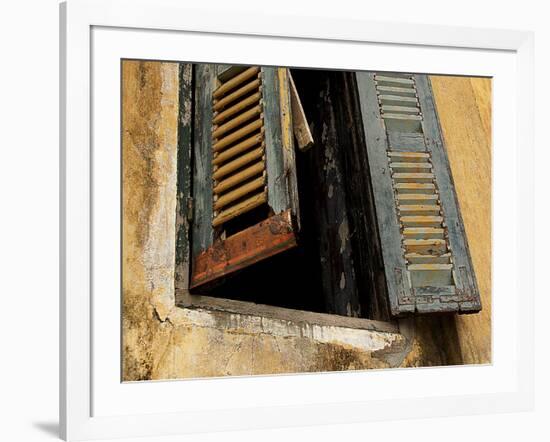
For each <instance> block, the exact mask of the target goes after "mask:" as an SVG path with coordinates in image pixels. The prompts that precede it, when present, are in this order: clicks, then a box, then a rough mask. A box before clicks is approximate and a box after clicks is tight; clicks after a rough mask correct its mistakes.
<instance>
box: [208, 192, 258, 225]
mask: <svg viewBox="0 0 550 442" xmlns="http://www.w3.org/2000/svg"><path fill="white" fill-rule="evenodd" d="M266 202H267V193H266V192H262V193H260V194H258V195H254V196H251V197H250V198H247V199H246V200H244V201H241V202H240V203H238V204H235V205H234V206H231V207H229V208H227V209H226V210H224V211H221V212H220V213H219V214H218V216H216V217H215V218H214V220H213V221H212V226H214V227H218V226H221V225H222V224H223V223H226V222H227V221H230V220H232V219H234V218H236V217H237V216H239V215H242V214H243V213H246V212H250V211H251V210H252V209H255V208H256V207H259V206H261V205H262V204H265V203H266Z"/></svg>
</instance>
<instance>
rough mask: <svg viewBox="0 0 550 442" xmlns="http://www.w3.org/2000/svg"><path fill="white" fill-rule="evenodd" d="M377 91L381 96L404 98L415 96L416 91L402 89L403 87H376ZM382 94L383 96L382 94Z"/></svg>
mask: <svg viewBox="0 0 550 442" xmlns="http://www.w3.org/2000/svg"><path fill="white" fill-rule="evenodd" d="M376 89H377V91H378V92H380V93H381V95H406V96H412V97H415V96H416V91H415V89H414V88H404V87H393V86H377V87H376ZM382 92H384V93H385V94H382Z"/></svg>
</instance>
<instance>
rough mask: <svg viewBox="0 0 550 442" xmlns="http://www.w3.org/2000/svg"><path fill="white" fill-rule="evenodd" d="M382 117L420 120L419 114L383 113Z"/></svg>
mask: <svg viewBox="0 0 550 442" xmlns="http://www.w3.org/2000/svg"><path fill="white" fill-rule="evenodd" d="M382 118H383V119H384V120H414V121H421V120H422V117H421V116H420V115H408V114H392V113H383V114H382Z"/></svg>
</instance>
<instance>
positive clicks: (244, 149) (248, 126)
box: [190, 65, 299, 288]
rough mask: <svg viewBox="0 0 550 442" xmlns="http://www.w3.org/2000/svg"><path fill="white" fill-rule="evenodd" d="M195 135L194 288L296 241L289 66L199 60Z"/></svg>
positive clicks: (192, 284)
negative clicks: (272, 66)
mask: <svg viewBox="0 0 550 442" xmlns="http://www.w3.org/2000/svg"><path fill="white" fill-rule="evenodd" d="M194 137H195V140H194V161H193V165H194V171H193V203H194V208H193V213H194V215H193V221H192V229H191V231H192V238H191V239H192V241H191V242H192V260H191V261H192V263H191V264H192V265H191V268H192V271H191V284H190V286H191V288H197V287H199V286H204V285H205V284H207V283H210V282H212V281H215V280H217V279H219V278H220V277H223V276H225V275H228V274H230V273H232V272H234V271H237V270H240V269H242V268H244V267H247V266H249V265H250V264H253V263H255V262H258V261H260V260H262V259H265V258H268V257H270V256H272V255H275V254H277V253H280V252H282V251H285V250H288V249H290V248H292V247H294V246H296V231H297V228H298V221H299V220H298V202H297V185H296V167H295V161H294V148H293V138H292V121H291V112H290V95H289V87H288V71H287V69H285V68H266V67H259V66H252V67H243V66H225V65H197V66H196V73H195V122H194ZM254 211H255V213H256V215H255V216H256V217H257V216H258V213H260V214H261V215H259V216H260V218H261V219H257V218H254V219H255V220H256V221H257V222H253V223H252V224H251V225H250V223H249V224H246V222H247V221H246V220H247V219H249V218H247V217H250V214H251V213H252V212H254ZM241 221H242V222H243V223H244V224H242V225H244V226H245V227H243V228H242V229H240V230H239V227H237V230H235V227H234V226H235V225H237V226H239V225H240V224H239V223H240V222H241ZM235 222H236V223H237V224H235ZM231 225H233V227H230V226H231Z"/></svg>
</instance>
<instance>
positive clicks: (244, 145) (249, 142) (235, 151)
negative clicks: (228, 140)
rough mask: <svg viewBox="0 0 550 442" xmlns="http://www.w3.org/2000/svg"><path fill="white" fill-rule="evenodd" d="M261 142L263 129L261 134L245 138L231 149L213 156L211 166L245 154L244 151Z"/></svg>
mask: <svg viewBox="0 0 550 442" xmlns="http://www.w3.org/2000/svg"><path fill="white" fill-rule="evenodd" d="M262 140H263V128H262V132H261V133H259V134H257V135H253V136H252V137H250V138H247V139H246V140H244V141H241V142H240V143H239V144H236V145H235V146H233V147H231V148H230V149H227V150H224V151H223V152H220V153H218V154H215V155H214V161H212V164H214V165H215V166H217V165H219V164H221V163H223V162H225V161H227V160H229V159H231V158H233V157H234V156H235V155H239V154H240V153H242V152H245V151H246V150H248V149H250V148H251V147H254V146H256V145H257V144H260V143H261V142H262Z"/></svg>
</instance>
